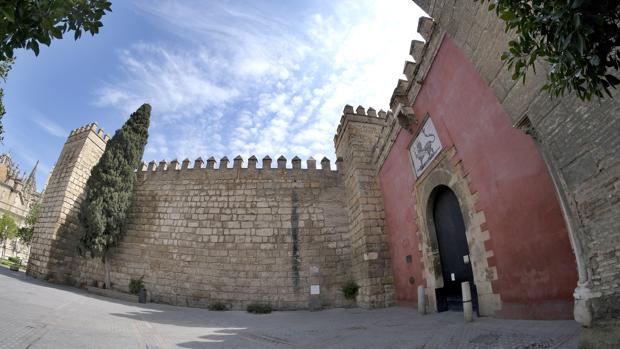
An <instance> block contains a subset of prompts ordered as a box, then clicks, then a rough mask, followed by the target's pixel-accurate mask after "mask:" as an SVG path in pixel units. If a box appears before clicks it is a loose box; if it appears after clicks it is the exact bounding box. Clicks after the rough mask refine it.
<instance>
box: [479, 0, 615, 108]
mask: <svg viewBox="0 0 620 349" xmlns="http://www.w3.org/2000/svg"><path fill="white" fill-rule="evenodd" d="M474 1H478V0H474ZM480 1H482V2H483V3H484V2H486V1H489V2H490V5H489V10H490V11H493V10H494V11H495V12H496V13H497V15H498V16H499V17H500V18H501V19H502V20H504V22H505V27H506V31H511V30H514V31H515V33H516V39H515V40H512V41H510V42H509V44H508V52H505V53H504V54H503V55H502V60H505V61H507V62H508V67H509V69H511V71H512V72H513V75H512V78H513V79H514V80H519V79H523V81H525V77H526V73H527V72H528V70H529V69H530V68H532V70H534V63H535V61H536V59H537V58H538V57H540V58H542V59H545V60H547V61H548V62H549V63H550V66H551V69H550V71H549V73H548V76H547V84H545V86H544V87H543V90H548V91H549V93H550V94H551V95H553V96H562V95H564V94H565V92H568V93H571V92H573V91H574V92H575V93H576V94H577V96H579V98H581V99H583V100H590V99H591V98H592V97H593V96H598V97H603V93H604V92H605V93H606V94H607V95H609V96H611V91H610V89H611V88H616V86H617V85H618V84H619V83H620V80H618V79H617V78H616V77H615V76H614V75H613V73H614V71H618V70H620V50H619V49H618V47H619V46H620V1H618V0H480Z"/></svg>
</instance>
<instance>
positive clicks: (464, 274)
mask: <svg viewBox="0 0 620 349" xmlns="http://www.w3.org/2000/svg"><path fill="white" fill-rule="evenodd" d="M437 190H438V192H437V194H436V196H435V202H434V206H433V219H434V221H435V231H436V233H437V242H438V245H439V255H440V259H441V271H442V275H443V281H444V287H443V289H437V307H438V311H445V310H462V309H463V308H462V301H463V299H462V295H461V282H464V281H469V284H470V285H471V286H473V285H474V276H473V272H472V268H471V263H470V262H469V247H468V245H467V236H466V235H465V222H464V221H463V215H462V214H461V208H460V206H459V202H458V199H457V198H456V195H455V194H454V192H452V190H450V188H448V187H445V186H442V187H440V188H438V189H437ZM475 293H476V292H475V289H472V298H475ZM475 303H477V302H476V301H474V305H477V304H475Z"/></svg>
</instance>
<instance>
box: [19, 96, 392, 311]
mask: <svg viewBox="0 0 620 349" xmlns="http://www.w3.org/2000/svg"><path fill="white" fill-rule="evenodd" d="M360 108H361V107H360ZM360 108H358V110H357V113H355V112H353V108H351V107H347V108H345V113H344V115H343V118H342V121H341V124H343V125H347V126H346V127H345V128H344V129H343V130H342V132H341V136H340V138H339V141H338V146H337V149H338V152H339V154H340V155H339V159H342V157H341V155H345V159H344V160H341V161H339V162H338V163H337V167H338V170H332V169H331V164H330V161H329V160H328V159H326V158H324V159H323V160H321V162H320V165H319V168H317V161H316V160H314V159H310V160H308V161H307V163H306V164H307V166H306V168H303V169H302V166H301V162H302V161H301V159H299V158H297V157H295V158H293V159H292V162H291V166H290V168H287V160H286V159H285V158H284V157H280V158H278V159H277V160H276V166H275V168H272V160H271V158H269V157H266V158H264V159H263V160H262V166H261V168H258V166H257V165H258V164H257V162H258V160H257V159H256V158H255V157H251V158H249V159H248V162H247V167H246V166H244V161H243V159H242V158H241V157H237V158H235V159H234V160H233V164H232V166H230V164H229V160H228V159H227V158H226V157H225V158H223V159H221V160H220V161H219V166H217V168H216V160H215V159H213V158H210V159H209V160H207V161H206V163H205V162H204V161H203V160H202V159H200V158H199V159H197V160H196V161H195V162H194V163H193V164H191V162H190V161H189V160H184V161H183V162H181V163H179V162H178V161H176V160H174V161H171V162H166V161H162V162H160V163H156V162H154V161H153V162H151V163H149V164H148V165H147V164H143V165H142V167H141V168H140V169H138V171H137V181H136V184H135V186H134V193H133V194H134V196H133V201H132V206H131V208H130V212H129V216H128V222H127V227H126V234H125V236H124V238H123V240H122V242H121V243H120V244H119V246H117V247H115V248H114V249H113V250H112V252H111V255H110V257H109V259H108V261H109V267H110V273H111V281H112V284H113V288H115V289H118V290H121V291H125V292H126V291H128V285H129V281H130V279H132V278H134V279H136V278H139V277H141V276H144V283H145V286H146V288H147V289H148V290H149V292H150V295H151V298H152V300H154V301H156V302H162V303H169V304H175V305H187V306H203V307H204V306H208V305H209V304H210V303H213V302H224V303H226V304H228V305H229V306H232V307H233V308H237V309H239V308H243V307H245V306H247V305H248V304H249V303H254V302H262V303H268V304H270V305H272V306H274V307H275V308H277V309H305V308H321V307H334V306H346V305H348V304H350V302H348V301H346V300H345V299H344V297H343V293H342V291H341V287H342V285H343V284H344V283H345V282H347V281H349V280H356V281H357V282H358V283H359V284H360V285H361V286H362V288H361V290H360V295H359V297H358V299H357V303H358V304H359V305H361V306H365V307H381V306H386V305H390V304H391V303H392V299H393V291H392V274H391V269H390V258H389V251H388V249H387V244H386V242H385V237H384V234H383V213H382V210H383V208H382V203H381V198H380V193H379V191H378V188H377V185H376V181H375V180H374V179H373V177H372V176H371V174H372V173H373V172H374V171H375V169H374V168H373V167H372V166H373V165H372V163H371V162H370V156H369V154H366V153H368V152H369V151H370V149H371V147H370V143H372V142H374V140H375V137H376V135H377V134H378V132H379V130H380V129H381V127H382V125H383V123H384V122H385V119H386V114H385V113H383V112H382V113H380V114H379V116H377V113H375V112H374V111H373V110H372V109H369V111H368V114H366V112H365V110H364V109H363V108H361V109H360ZM107 140H108V137H107V136H106V135H104V133H103V130H101V129H98V128H97V126H96V125H94V124H90V125H87V126H84V127H81V128H79V129H76V130H74V131H73V132H72V133H71V135H70V136H69V138H68V139H67V142H66V143H65V146H64V148H63V150H62V153H61V155H60V158H59V160H58V162H57V164H56V167H55V170H54V172H53V173H52V175H51V177H50V181H49V185H48V190H47V192H46V195H45V196H44V199H43V204H42V214H41V218H40V220H39V221H38V222H37V225H36V227H35V240H34V242H33V248H32V251H33V254H32V257H31V259H30V263H29V266H28V273H29V274H30V275H33V276H35V277H38V278H44V279H47V280H50V281H53V282H60V283H69V284H73V285H79V286H85V285H93V284H95V283H98V282H101V281H103V280H104V269H103V265H102V264H101V263H100V262H99V261H98V260H92V259H87V258H82V257H79V256H78V255H77V253H76V251H77V250H76V248H77V243H78V241H79V238H80V235H79V227H78V225H77V214H78V211H79V207H80V202H81V200H82V199H83V194H84V188H85V185H86V180H87V179H88V176H89V175H90V170H91V169H92V167H93V166H94V165H95V164H96V163H97V161H98V160H99V158H100V156H101V154H102V153H103V150H104V149H105V144H106V141H107ZM363 149H366V150H365V151H366V153H364V151H363ZM311 286H318V291H319V293H318V294H315V293H316V292H311V289H312V287H311ZM314 289H315V290H316V287H314Z"/></svg>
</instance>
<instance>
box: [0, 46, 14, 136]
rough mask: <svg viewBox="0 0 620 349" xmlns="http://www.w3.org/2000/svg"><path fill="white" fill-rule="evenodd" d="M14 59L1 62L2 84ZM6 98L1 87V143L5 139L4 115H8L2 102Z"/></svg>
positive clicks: (0, 77) (0, 76) (0, 75)
mask: <svg viewBox="0 0 620 349" xmlns="http://www.w3.org/2000/svg"><path fill="white" fill-rule="evenodd" d="M13 61H14V60H13V59H12V58H10V59H8V60H6V61H0V80H1V81H0V83H5V82H6V77H7V75H8V74H9V71H10V70H11V67H12V66H13ZM3 98H4V89H3V88H1V87H0V142H2V140H3V139H4V127H3V126H2V118H3V117H4V114H6V110H5V109H4V103H3V102H2V100H3Z"/></svg>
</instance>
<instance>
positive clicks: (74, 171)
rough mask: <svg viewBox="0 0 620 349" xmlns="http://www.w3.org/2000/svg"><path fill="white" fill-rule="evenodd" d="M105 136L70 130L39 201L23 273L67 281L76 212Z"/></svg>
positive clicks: (93, 129) (93, 128) (85, 128)
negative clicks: (27, 260) (38, 210)
mask: <svg viewBox="0 0 620 349" xmlns="http://www.w3.org/2000/svg"><path fill="white" fill-rule="evenodd" d="M108 139H109V136H108V135H106V134H105V133H104V131H103V129H101V128H98V127H97V125H96V124H89V125H86V126H82V127H80V128H78V129H75V130H73V131H71V134H69V137H68V138H67V141H66V142H65V145H64V147H63V148H62V152H61V153H60V157H59V158H58V161H57V162H56V165H55V167H54V171H53V172H52V174H51V175H50V178H49V182H48V185H47V188H46V190H45V194H44V196H43V199H42V201H41V211H40V216H39V219H38V221H37V223H36V225H35V227H34V236H33V241H32V247H31V252H30V260H29V262H28V270H27V274H28V275H31V276H34V277H37V278H46V279H49V280H51V281H55V282H70V281H71V280H70V275H71V264H72V262H73V258H74V256H75V251H76V246H75V243H76V241H77V238H76V236H75V235H76V234H77V233H78V232H77V229H76V228H77V213H78V209H79V206H80V203H81V201H82V199H83V196H84V189H85V187H86V181H87V180H88V177H89V176H90V171H91V169H92V168H93V167H94V166H95V165H96V164H97V162H98V161H99V158H100V157H101V155H102V154H103V151H104V150H105V147H106V143H107V141H108Z"/></svg>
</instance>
